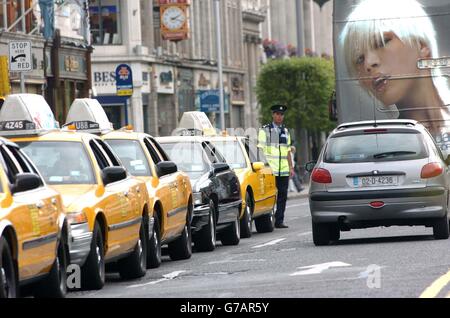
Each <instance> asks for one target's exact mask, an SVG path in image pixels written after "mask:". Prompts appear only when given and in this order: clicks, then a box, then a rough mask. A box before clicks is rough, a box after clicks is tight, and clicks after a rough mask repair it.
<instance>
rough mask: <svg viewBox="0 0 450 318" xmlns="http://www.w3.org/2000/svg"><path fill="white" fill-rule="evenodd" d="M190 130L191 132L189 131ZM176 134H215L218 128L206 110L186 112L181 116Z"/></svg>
mask: <svg viewBox="0 0 450 318" xmlns="http://www.w3.org/2000/svg"><path fill="white" fill-rule="evenodd" d="M187 132H190V133H187ZM175 134H176V135H182V136H183V135H194V136H196V135H202V136H215V135H216V130H215V128H214V127H213V125H212V124H211V122H210V121H209V118H208V116H206V114H205V113H204V112H198V111H197V112H185V113H184V114H183V116H182V117H181V120H180V123H179V125H178V128H177V129H176V131H175Z"/></svg>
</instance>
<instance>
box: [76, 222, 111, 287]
mask: <svg viewBox="0 0 450 318" xmlns="http://www.w3.org/2000/svg"><path fill="white" fill-rule="evenodd" d="M81 274H82V276H81V279H82V286H83V288H84V289H97V290H98V289H102V288H103V286H104V285H105V247H104V245H103V235H102V231H101V230H100V225H99V223H98V222H97V221H96V222H95V226H94V233H93V235H92V241H91V251H90V252H89V255H88V257H87V259H86V262H85V263H84V265H83V267H82V269H81Z"/></svg>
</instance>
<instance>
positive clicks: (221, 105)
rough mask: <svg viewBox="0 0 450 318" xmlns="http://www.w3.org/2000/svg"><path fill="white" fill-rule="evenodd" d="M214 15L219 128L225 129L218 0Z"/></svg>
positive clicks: (217, 0)
mask: <svg viewBox="0 0 450 318" xmlns="http://www.w3.org/2000/svg"><path fill="white" fill-rule="evenodd" d="M214 4H215V6H214V9H215V15H216V35H217V36H216V41H217V67H218V72H219V105H220V128H221V129H222V130H225V110H224V98H223V97H224V96H223V69H222V31H221V23H220V0H214Z"/></svg>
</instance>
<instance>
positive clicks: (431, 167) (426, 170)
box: [420, 162, 444, 179]
mask: <svg viewBox="0 0 450 318" xmlns="http://www.w3.org/2000/svg"><path fill="white" fill-rule="evenodd" d="M443 171H444V168H443V167H442V165H441V164H440V163H437V162H432V163H429V164H426V165H425V166H423V167H422V172H421V173H420V177H421V178H422V179H429V178H434V177H437V176H439V175H441V174H442V172H443Z"/></svg>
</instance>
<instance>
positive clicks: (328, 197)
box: [306, 120, 450, 245]
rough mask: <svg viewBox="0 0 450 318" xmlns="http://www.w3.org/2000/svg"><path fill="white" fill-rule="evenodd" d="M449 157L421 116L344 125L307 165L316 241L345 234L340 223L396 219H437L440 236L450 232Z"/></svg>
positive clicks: (433, 223)
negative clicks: (420, 120) (315, 159)
mask: <svg viewBox="0 0 450 318" xmlns="http://www.w3.org/2000/svg"><path fill="white" fill-rule="evenodd" d="M449 164H450V156H449V157H447V158H444V156H443V154H442V152H441V151H440V149H439V148H438V147H437V146H436V144H435V142H434V140H433V138H432V137H431V135H430V134H429V133H428V130H427V129H426V128H425V127H424V126H423V125H422V124H420V123H418V122H416V121H412V120H383V121H376V122H375V121H364V122H355V123H346V124H342V125H340V126H339V127H338V128H336V129H335V130H334V131H333V132H332V133H331V135H330V136H329V138H328V140H327V142H326V144H325V145H324V147H323V149H322V151H321V154H320V156H319V159H318V162H310V163H308V164H307V165H306V170H308V171H310V172H311V185H310V190H309V204H310V209H311V216H312V231H313V240H314V244H315V245H327V244H329V243H330V241H333V240H334V241H335V240H339V238H340V231H350V229H358V228H368V227H376V226H393V225H424V226H427V227H433V235H434V237H435V238H436V239H447V238H448V237H449V222H448V217H447V208H448V194H449V191H448V189H449V169H448V165H449Z"/></svg>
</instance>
